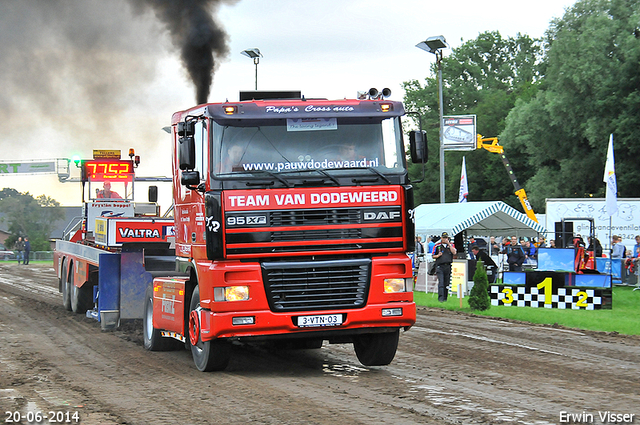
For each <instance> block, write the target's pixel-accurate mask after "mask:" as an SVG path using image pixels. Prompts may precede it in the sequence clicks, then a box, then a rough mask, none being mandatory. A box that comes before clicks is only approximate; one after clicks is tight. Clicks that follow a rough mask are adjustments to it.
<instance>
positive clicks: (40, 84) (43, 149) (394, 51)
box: [0, 0, 574, 210]
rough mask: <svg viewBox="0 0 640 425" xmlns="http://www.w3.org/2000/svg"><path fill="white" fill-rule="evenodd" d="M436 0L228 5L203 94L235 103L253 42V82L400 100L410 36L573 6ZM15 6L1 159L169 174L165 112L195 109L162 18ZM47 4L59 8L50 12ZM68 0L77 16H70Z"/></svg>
mask: <svg viewBox="0 0 640 425" xmlns="http://www.w3.org/2000/svg"><path fill="white" fill-rule="evenodd" d="M16 3H20V7H17V6H16ZM435 3H436V2H433V1H426V0H394V1H388V0H387V1H381V0H340V1H335V0H321V1H318V0H271V1H264V0H240V1H238V2H236V3H235V4H232V2H231V1H229V2H227V3H226V4H223V5H221V6H220V7H219V9H218V10H217V12H216V14H215V16H216V18H215V19H216V21H217V22H218V23H219V24H220V25H221V26H222V27H223V28H224V30H225V31H226V33H227V36H228V46H229V54H228V55H227V57H226V58H224V59H222V60H220V61H218V64H217V67H216V68H217V69H216V72H215V75H214V77H213V85H212V87H211V93H210V96H209V101H210V102H217V101H224V100H226V99H229V100H232V101H233V100H237V99H238V92H239V91H240V90H252V89H253V88H254V83H255V80H254V79H255V67H254V65H253V62H252V61H251V59H249V58H247V57H245V56H242V55H241V54H240V52H241V51H242V50H244V49H248V48H254V47H257V48H259V49H260V50H261V52H262V54H263V55H264V57H263V58H262V59H261V60H260V64H259V65H258V89H259V90H301V91H302V93H303V95H305V96H306V97H326V98H344V97H353V96H355V94H356V92H357V91H358V90H368V89H369V88H371V87H376V88H378V89H382V88H384V87H388V88H390V89H391V91H392V96H391V97H392V98H393V99H396V100H402V96H403V93H402V90H401V84H402V82H403V81H408V80H412V79H418V80H423V79H424V78H425V77H426V76H427V75H428V73H429V69H430V65H431V64H432V63H433V62H434V59H435V57H434V55H432V54H429V53H427V52H425V51H423V50H420V49H418V48H416V47H415V45H416V44H417V43H418V42H420V41H423V40H424V39H426V38H427V37H430V36H434V35H443V36H444V37H445V38H446V39H447V41H448V43H449V44H450V45H451V47H452V48H456V47H458V46H460V45H461V44H462V43H463V42H464V41H468V40H470V39H474V38H476V37H477V36H478V34H480V33H482V32H485V31H493V30H498V31H500V33H501V35H502V36H503V37H508V36H512V37H513V36H516V34H517V33H522V34H528V35H529V36H531V37H542V36H543V35H544V32H545V31H546V30H547V28H548V27H549V22H550V21H551V20H552V19H553V18H559V17H562V15H563V13H564V10H565V8H566V7H569V6H571V5H572V4H573V3H574V1H569V0H539V1H537V2H520V1H513V0H485V1H483V2H478V1H470V0H459V1H457V2H452V3H448V4H447V6H446V7H443V8H441V9H440V10H436V9H435V6H434V5H435ZM26 4H27V5H29V6H26V7H22V6H24V3H22V2H14V1H13V0H0V28H4V30H2V29H0V31H1V32H2V33H3V34H2V36H3V45H4V46H0V55H2V57H3V63H2V65H0V83H1V85H2V89H0V90H1V93H2V97H0V118H2V119H3V128H4V131H3V133H2V136H0V137H1V139H0V143H1V146H2V151H1V152H2V153H0V161H7V160H12V161H23V160H30V159H50V158H68V157H71V156H72V155H73V154H79V155H81V156H82V157H83V158H87V159H88V158H90V157H91V153H92V149H121V150H122V151H123V154H126V152H127V149H128V148H129V147H133V148H136V151H137V153H138V154H139V155H140V156H141V157H142V164H141V166H140V168H139V169H138V175H140V176H169V175H170V174H171V169H170V157H169V156H170V144H169V136H168V135H167V134H166V133H164V132H162V131H161V130H160V129H161V128H162V127H163V126H166V125H168V124H169V122H170V119H171V114H172V113H173V112H175V111H178V110H182V109H185V108H187V107H190V106H193V105H194V104H195V92H194V87H193V84H192V83H191V82H190V81H189V79H188V78H187V76H186V73H185V71H184V69H183V67H182V65H181V63H180V60H179V58H178V53H177V51H176V50H175V49H174V48H173V47H172V45H171V42H170V40H169V37H168V36H167V35H166V34H165V32H164V30H163V27H162V24H160V23H159V22H158V21H157V20H156V19H155V18H154V17H153V15H152V14H151V13H146V14H145V13H141V12H140V11H138V12H137V13H132V11H131V8H130V7H129V4H128V3H126V2H124V1H122V0H117V1H115V0H114V1H110V2H107V3H104V2H101V1H98V0H75V1H74V0H69V1H66V2H57V1H47V2H37V3H35V2H34V3H26ZM44 4H46V5H47V6H46V7H40V6H42V5H44ZM525 4H526V6H525ZM34 5H39V6H34ZM57 5H60V10H59V11H60V13H59V14H57V13H56V11H57V10H54V9H53V7H57ZM61 5H64V7H62V6H61ZM71 6H74V7H75V9H74V10H77V12H76V13H77V15H74V14H73V13H71V14H70V13H69V10H68V9H69V7H71ZM65 9H67V10H65ZM80 9H83V10H80ZM105 9H106V10H105ZM129 16H133V17H131V18H130V19H125V17H129ZM55 20H57V21H55ZM51 21H54V22H56V23H55V25H54V24H51ZM47 25H49V26H47ZM96 27H98V29H97V30H96ZM42 28H48V31H45V30H42ZM79 28H80V30H79ZM82 30H84V31H85V32H82ZM55 31H58V33H54V32H55ZM79 31H80V32H79ZM9 36H10V37H11V38H9V39H7V37H9ZM133 38H135V39H136V40H137V42H135V43H134V42H132V39H133ZM7 41H9V42H7ZM96 46H98V48H96ZM88 51H90V52H91V53H90V54H89V53H86V52H88ZM444 54H445V56H446V55H447V54H448V51H447V50H445V53H444ZM7 58H9V59H7ZM67 60H68V62H67ZM96 64H97V65H99V66H96ZM77 67H81V68H83V72H77V70H76V69H77ZM89 91H91V93H90V94H88V92H89ZM97 94H99V96H98V95H97ZM445 113H446V111H445ZM72 173H76V171H75V170H73V171H72ZM72 175H73V174H72ZM75 176H77V174H75ZM0 179H2V182H1V186H0V187H13V188H16V189H17V190H19V191H21V192H26V191H28V192H30V193H31V194H32V195H34V196H38V195H41V194H43V193H44V194H46V195H48V196H52V197H53V198H55V199H57V200H58V201H60V202H61V203H62V204H63V205H79V204H80V188H79V184H77V183H66V184H61V183H58V182H57V178H56V177H55V176H53V175H38V176H36V175H23V176H21V177H19V178H16V177H6V176H0ZM160 191H161V196H160V200H161V202H162V203H163V205H162V207H163V210H164V209H166V208H167V207H168V205H166V204H167V203H169V202H170V200H169V199H170V187H169V186H168V185H164V186H163V185H160ZM162 192H164V194H163V193H162ZM136 193H137V195H138V196H137V198H138V199H137V200H140V201H143V200H145V199H144V198H145V197H146V195H144V196H142V195H143V194H144V193H146V188H143V187H138V190H137V191H136Z"/></svg>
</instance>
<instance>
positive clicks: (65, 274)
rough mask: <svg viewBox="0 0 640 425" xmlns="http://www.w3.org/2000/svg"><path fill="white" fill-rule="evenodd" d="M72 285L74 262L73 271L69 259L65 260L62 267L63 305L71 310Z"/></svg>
mask: <svg viewBox="0 0 640 425" xmlns="http://www.w3.org/2000/svg"><path fill="white" fill-rule="evenodd" d="M69 281H71V282H69ZM70 285H71V286H73V263H71V271H69V261H65V262H64V266H63V267H62V305H63V306H64V308H65V309H67V310H69V311H71V291H70V289H71V286H70Z"/></svg>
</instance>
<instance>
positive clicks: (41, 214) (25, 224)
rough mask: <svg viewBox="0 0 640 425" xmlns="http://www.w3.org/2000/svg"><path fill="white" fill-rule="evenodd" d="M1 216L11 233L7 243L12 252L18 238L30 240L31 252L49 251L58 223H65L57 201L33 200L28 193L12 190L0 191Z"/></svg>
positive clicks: (49, 199)
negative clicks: (51, 237)
mask: <svg viewBox="0 0 640 425" xmlns="http://www.w3.org/2000/svg"><path fill="white" fill-rule="evenodd" d="M0 213H2V214H3V216H2V218H0V219H1V220H3V221H4V222H6V223H7V228H8V231H9V233H10V235H9V236H8V237H7V239H6V241H5V244H6V246H7V247H8V248H9V249H11V248H13V246H14V245H15V243H16V241H17V240H18V237H24V236H28V237H29V242H30V243H31V250H32V251H50V250H51V245H50V242H49V238H50V235H51V233H52V232H53V230H54V229H55V225H56V223H57V222H58V221H60V220H63V219H64V211H63V209H62V208H61V207H60V203H59V202H58V201H56V200H55V199H53V198H51V197H49V196H46V195H40V196H38V197H36V198H34V197H33V196H32V195H31V194H29V192H26V193H20V192H18V191H17V190H15V189H9V188H5V189H2V190H1V191H0Z"/></svg>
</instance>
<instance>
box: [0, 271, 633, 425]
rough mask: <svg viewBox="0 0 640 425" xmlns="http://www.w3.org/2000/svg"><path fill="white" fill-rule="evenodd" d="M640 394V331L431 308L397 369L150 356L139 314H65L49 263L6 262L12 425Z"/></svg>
mask: <svg viewBox="0 0 640 425" xmlns="http://www.w3.org/2000/svg"><path fill="white" fill-rule="evenodd" d="M639 401H640V338H637V337H625V336H621V335H615V334H605V333H595V332H582V331H576V330H569V329H561V328H554V327H547V326H537V325H530V324H524V323H515V322H509V321H501V320H493V319H487V318H478V317H473V316H470V315H466V314H456V313H451V312H444V311H440V310H435V309H427V308H419V311H418V321H417V323H416V326H414V327H413V328H412V329H410V330H409V331H408V332H404V333H402V334H401V335H400V346H399V349H398V353H397V355H396V358H395V360H394V361H393V363H392V364H391V365H390V366H387V367H364V366H361V365H360V363H359V362H358V361H357V359H356V357H355V354H354V353H353V349H352V346H351V345H349V344H348V345H328V344H326V343H325V345H324V346H323V347H322V348H321V349H316V350H290V351H286V350H284V351H274V350H268V349H265V348H262V347H258V346H247V345H238V346H235V347H234V348H233V357H232V360H231V363H230V365H229V367H228V369H227V370H225V371H224V372H215V373H201V372H198V371H197V370H196V369H195V367H194V365H193V361H192V359H191V354H190V352H188V351H186V350H184V351H175V352H147V351H145V350H144V349H143V348H142V336H141V323H139V322H138V321H132V322H128V323H125V324H124V325H123V328H122V329H120V330H117V331H113V332H103V331H101V330H100V326H99V324H98V323H97V322H94V321H93V320H91V319H87V318H85V317H83V316H80V315H75V314H73V313H71V312H67V311H66V310H64V309H63V307H62V297H61V295H60V294H59V293H58V290H57V279H56V277H55V274H54V271H53V268H52V267H50V266H48V265H28V266H23V265H18V264H16V263H5V262H1V263H0V413H2V420H3V421H4V423H28V421H27V419H28V417H27V414H28V413H29V414H30V415H35V413H37V412H42V414H43V416H44V417H43V419H42V420H41V421H40V423H43V424H50V423H82V424H176V423H182V424H246V423H260V424H345V425H347V424H349V425H351V424H378V423H384V424H498V423H511V424H558V423H570V419H572V416H569V415H576V416H575V417H573V419H574V420H573V423H606V421H605V422H603V420H601V417H600V415H605V414H606V413H605V412H610V413H615V414H616V415H618V414H620V415H624V414H626V415H627V417H626V418H628V419H631V420H632V422H631V423H638V424H640V403H639ZM15 412H18V413H17V414H16V413H15ZM76 412H77V415H76V416H75V418H74V417H73V415H74V414H75V413H76ZM577 415H582V416H577ZM630 415H634V416H633V417H632V418H631V417H630ZM18 416H20V417H19V418H18ZM29 417H31V416H29ZM76 418H78V419H79V421H76ZM67 419H69V420H70V421H69V422H66V420H67ZM614 419H624V417H623V416H616V417H614ZM611 423H613V422H611ZM618 423H623V422H622V421H619V422H618Z"/></svg>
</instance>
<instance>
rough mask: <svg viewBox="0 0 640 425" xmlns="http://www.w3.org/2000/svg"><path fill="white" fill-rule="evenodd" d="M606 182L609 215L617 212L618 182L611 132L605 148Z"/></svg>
mask: <svg viewBox="0 0 640 425" xmlns="http://www.w3.org/2000/svg"><path fill="white" fill-rule="evenodd" d="M603 181H604V182H605V183H606V184H607V214H609V216H612V215H614V214H615V213H617V212H618V198H617V195H618V183H617V182H616V167H615V161H614V160H613V134H611V136H610V137H609V149H608V150H607V163H606V165H605V166H604V179H603Z"/></svg>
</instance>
